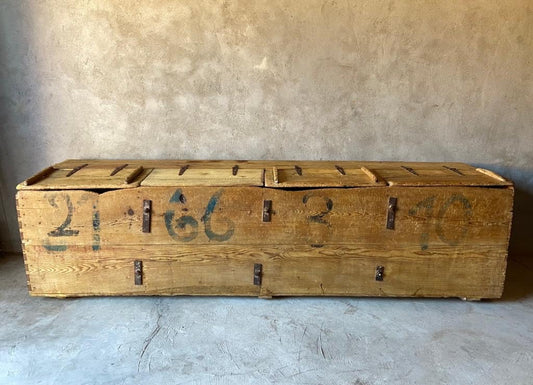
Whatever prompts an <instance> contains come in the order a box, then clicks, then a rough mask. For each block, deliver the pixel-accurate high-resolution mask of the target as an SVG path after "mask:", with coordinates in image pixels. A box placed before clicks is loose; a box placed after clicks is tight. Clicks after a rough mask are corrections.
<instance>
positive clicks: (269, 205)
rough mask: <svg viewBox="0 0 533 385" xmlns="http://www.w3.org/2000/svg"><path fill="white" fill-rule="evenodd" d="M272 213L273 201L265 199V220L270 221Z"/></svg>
mask: <svg viewBox="0 0 533 385" xmlns="http://www.w3.org/2000/svg"><path fill="white" fill-rule="evenodd" d="M271 213H272V201H263V222H270V220H271V217H272V215H271Z"/></svg>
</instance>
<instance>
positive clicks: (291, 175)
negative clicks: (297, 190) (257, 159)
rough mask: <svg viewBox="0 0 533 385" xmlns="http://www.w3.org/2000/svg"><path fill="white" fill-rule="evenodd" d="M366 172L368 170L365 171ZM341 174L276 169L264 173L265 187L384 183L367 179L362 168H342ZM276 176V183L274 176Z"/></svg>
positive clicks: (333, 171)
mask: <svg viewBox="0 0 533 385" xmlns="http://www.w3.org/2000/svg"><path fill="white" fill-rule="evenodd" d="M367 170H368V169H367ZM342 171H343V172H344V174H342V173H341V172H340V171H339V170H338V169H336V168H335V167H329V168H305V169H302V170H301V171H300V173H299V172H298V171H297V169H296V168H294V167H292V168H283V167H276V168H273V169H272V172H268V171H265V186H266V187H276V188H294V187H313V188H315V187H363V186H380V185H381V186H384V185H385V182H384V181H378V180H377V178H376V179H374V178H373V177H369V175H368V174H367V173H365V172H364V171H363V169H362V168H344V167H343V168H342ZM276 175H277V181H276V179H275V176H276Z"/></svg>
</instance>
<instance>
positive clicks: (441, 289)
mask: <svg viewBox="0 0 533 385" xmlns="http://www.w3.org/2000/svg"><path fill="white" fill-rule="evenodd" d="M17 188H18V192H17V210H18V216H19V223H20V233H21V240H22V247H23V251H24V259H25V265H26V273H27V279H28V287H29V291H30V294H32V295H39V296H52V297H66V296H89V295H239V296H259V297H271V296H285V295H311V296H324V295H325V296H400V297H461V298H466V299H472V300H476V299H481V298H498V297H500V296H501V294H502V291H503V283H504V278H505V269H506V259H507V248H508V241H509V233H510V226H511V217H512V206H513V186H512V183H511V182H509V181H507V180H505V179H504V178H502V177H500V176H498V175H496V174H494V173H492V172H490V171H487V170H483V169H476V168H474V167H471V166H469V165H466V164H462V163H408V162H330V161H320V162H311V161H305V162H303V161H302V162H298V161H170V160H169V161H148V160H142V161H141V160H113V161H111V160H67V161H64V162H62V163H59V164H56V165H54V166H52V167H50V168H48V169H46V170H43V171H42V172H40V173H39V174H37V175H35V176H33V177H31V178H29V179H28V180H26V181H24V182H23V183H21V184H20V185H18V186H17Z"/></svg>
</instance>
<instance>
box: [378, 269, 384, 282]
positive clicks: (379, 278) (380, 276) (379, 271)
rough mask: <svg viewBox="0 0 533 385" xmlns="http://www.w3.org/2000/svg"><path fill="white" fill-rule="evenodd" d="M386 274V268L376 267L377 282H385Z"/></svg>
mask: <svg viewBox="0 0 533 385" xmlns="http://www.w3.org/2000/svg"><path fill="white" fill-rule="evenodd" d="M384 273H385V267H384V266H377V267H376V281H383V274H384Z"/></svg>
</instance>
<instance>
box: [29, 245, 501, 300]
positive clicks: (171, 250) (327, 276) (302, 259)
mask: <svg viewBox="0 0 533 385" xmlns="http://www.w3.org/2000/svg"><path fill="white" fill-rule="evenodd" d="M26 253H27V258H28V261H29V265H28V266H29V268H28V274H29V280H30V286H31V294H33V295H48V296H85V295H133V294H136V295H139V294H142V295H178V294H187V295H251V296H264V297H268V296H279V295H313V296H327V295H335V296H339V295H340V296H342V295H352V296H353V295H357V296H410V297H454V296H457V297H466V298H469V299H479V298H497V297H499V296H501V293H502V289H503V281H504V278H505V277H504V272H505V265H506V255H505V253H503V254H502V253H498V252H494V251H493V250H491V249H488V248H483V247H481V248H472V249H468V250H465V251H464V252H459V253H455V254H450V253H448V252H446V250H443V249H438V250H434V251H432V252H431V253H427V254H423V255H421V254H420V253H417V252H416V250H414V249H413V250H408V249H404V250H386V249H381V250H375V249H364V248H357V247H349V246H348V247H347V246H326V247H323V248H313V247H309V246H303V247H301V246H299V247H295V246H284V247H279V246H278V247H276V246H270V247H266V246H265V247H245V246H211V245H207V246H184V247H182V248H176V247H172V246H171V245H149V246H141V245H139V246H113V247H108V248H103V249H100V250H98V251H94V250H92V249H91V248H86V247H76V248H70V249H69V250H68V252H67V253H65V254H63V255H58V254H57V253H53V252H49V251H46V253H47V254H43V252H42V250H40V249H39V247H38V246H30V247H27V248H26ZM135 260H142V262H143V284H142V285H135V280H134V274H133V271H134V270H133V263H134V261H135ZM256 263H260V264H262V266H263V270H262V282H261V285H259V286H258V285H254V284H253V271H254V270H253V268H254V264H256ZM377 266H383V267H384V278H383V281H376V278H375V273H376V267H377Z"/></svg>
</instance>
